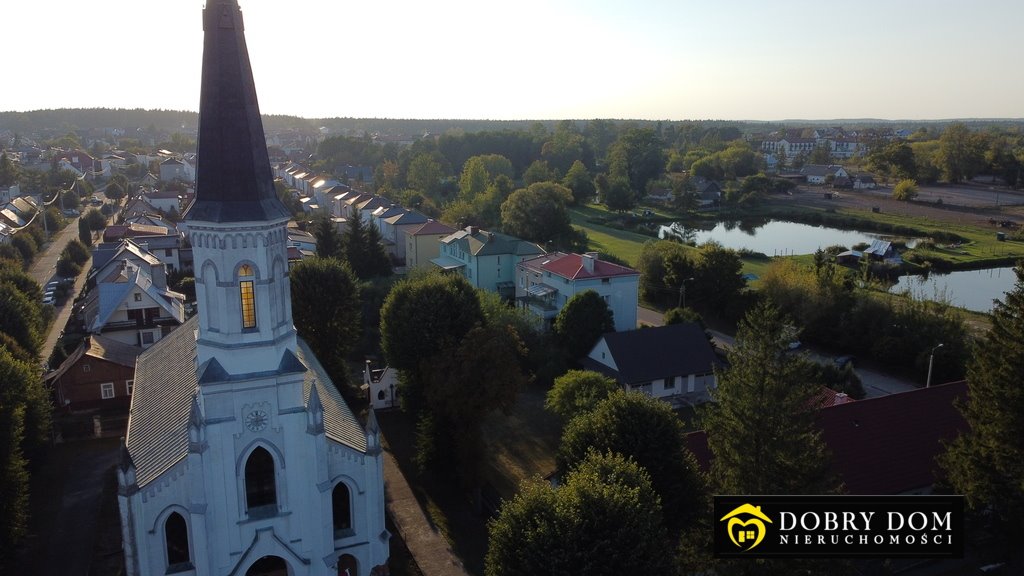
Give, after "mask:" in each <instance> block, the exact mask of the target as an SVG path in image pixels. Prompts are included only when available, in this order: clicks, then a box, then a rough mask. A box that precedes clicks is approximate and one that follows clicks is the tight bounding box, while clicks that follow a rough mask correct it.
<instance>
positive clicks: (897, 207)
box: [771, 185, 1024, 225]
mask: <svg viewBox="0 0 1024 576" xmlns="http://www.w3.org/2000/svg"><path fill="white" fill-rule="evenodd" d="M829 192H831V193H832V194H833V197H832V199H826V198H825V197H824V195H825V193H829ZM940 199H941V200H942V204H938V200H940ZM771 202H772V203H782V204H784V203H795V204H799V205H802V206H812V207H816V208H853V209H858V210H871V209H872V208H873V207H878V208H879V209H880V210H881V211H882V212H883V213H885V214H897V215H906V216H921V217H926V218H931V219H934V220H939V221H943V222H954V223H961V224H981V225H988V221H989V219H990V218H993V219H996V220H1012V221H1015V222H1017V223H1020V224H1024V192H1018V191H1009V190H1006V189H998V188H993V187H988V186H976V185H936V186H921V187H920V188H919V195H918V197H917V199H916V201H914V202H900V201H898V200H893V199H892V188H891V187H879V188H876V189H874V190H852V189H843V190H831V189H829V188H826V187H824V186H806V185H802V186H798V187H797V188H796V190H794V192H793V195H792V196H788V197H781V198H780V197H774V198H773V199H772V200H771Z"/></svg>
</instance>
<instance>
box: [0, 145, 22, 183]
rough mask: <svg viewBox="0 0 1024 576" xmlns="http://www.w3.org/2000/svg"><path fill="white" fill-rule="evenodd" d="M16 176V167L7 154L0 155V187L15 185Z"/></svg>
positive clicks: (16, 181)
mask: <svg viewBox="0 0 1024 576" xmlns="http://www.w3.org/2000/svg"><path fill="white" fill-rule="evenodd" d="M18 176H19V175H18V167H17V166H15V164H14V162H12V161H11V159H10V158H8V157H7V152H3V153H0V187H3V188H7V187H10V186H13V185H15V184H17V183H18Z"/></svg>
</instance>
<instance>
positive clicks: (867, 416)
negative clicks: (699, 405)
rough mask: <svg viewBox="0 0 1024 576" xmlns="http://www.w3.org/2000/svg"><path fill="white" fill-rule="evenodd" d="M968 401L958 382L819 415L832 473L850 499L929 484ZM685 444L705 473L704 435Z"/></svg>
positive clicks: (962, 424)
mask: <svg viewBox="0 0 1024 576" xmlns="http://www.w3.org/2000/svg"><path fill="white" fill-rule="evenodd" d="M966 398H967V383H966V382H964V381H960V382H952V383H949V384H943V385H940V386H932V387H930V388H919V389H917V390H911V391H909V392H902V393H899V394H891V395H889V396H881V397H878V398H867V399H864V400H859V401H857V402H847V403H845V404H838V405H835V406H831V407H827V408H824V409H822V410H820V411H819V412H818V418H817V420H818V425H819V426H820V427H821V431H822V438H823V439H824V440H825V444H826V445H827V446H828V449H829V451H830V452H831V453H832V468H833V471H835V472H836V473H838V474H839V477H840V478H841V479H842V480H843V482H844V484H845V485H846V490H847V492H849V493H850V494H899V493H902V492H908V491H911V490H917V489H920V488H923V487H926V486H930V485H932V484H933V483H934V482H935V471H936V469H937V468H938V464H936V462H935V458H936V456H938V455H939V454H940V453H941V452H942V451H943V449H944V443H946V442H948V441H950V440H952V439H953V438H955V437H956V436H957V435H958V434H960V433H962V432H966V431H967V421H966V420H964V418H963V415H962V414H960V411H959V410H958V409H957V407H956V406H955V404H954V401H963V400H966ZM685 443H686V446H687V448H689V449H690V451H691V452H693V455H694V456H695V457H696V458H697V461H698V462H699V463H700V465H701V467H702V468H704V469H705V470H707V469H708V467H709V465H710V462H711V452H710V451H709V450H708V444H707V434H706V433H705V432H704V431H703V430H701V431H698V432H693V433H690V434H687V435H686V437H685Z"/></svg>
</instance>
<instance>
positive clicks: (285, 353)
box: [117, 0, 390, 576]
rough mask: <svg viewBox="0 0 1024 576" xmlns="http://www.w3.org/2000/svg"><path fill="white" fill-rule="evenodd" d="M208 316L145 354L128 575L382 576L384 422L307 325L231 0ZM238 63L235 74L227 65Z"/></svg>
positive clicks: (123, 474)
mask: <svg viewBox="0 0 1024 576" xmlns="http://www.w3.org/2000/svg"><path fill="white" fill-rule="evenodd" d="M203 29H204V33H205V35H206V42H205V47H206V49H205V51H204V54H203V75H202V79H203V80H202V84H203V88H202V97H201V98H200V105H199V138H198V142H199V156H198V158H199V163H200V165H199V166H198V170H197V177H198V180H197V182H196V197H195V200H194V201H193V202H192V204H191V205H190V206H189V209H188V211H187V212H186V213H185V215H184V217H185V223H186V225H187V228H188V234H189V240H190V242H191V244H192V253H193V257H194V261H195V270H196V296H197V301H198V309H199V311H198V313H197V315H196V316H195V317H193V318H192V319H191V320H189V321H188V322H187V323H186V324H185V325H184V326H182V327H181V328H180V329H178V330H175V331H174V332H173V333H171V334H170V335H169V336H168V337H166V338H164V339H163V340H161V341H160V342H158V343H157V344H156V345H155V346H153V347H152V348H150V349H149V350H148V351H146V352H145V353H143V354H142V355H141V356H140V357H139V359H138V363H137V365H136V371H135V382H134V389H133V394H132V407H131V416H130V418H129V421H128V433H127V436H126V438H125V444H124V447H123V449H122V458H121V463H120V465H119V466H118V468H117V479H118V492H117V498H118V506H119V510H120V517H121V533H122V546H123V550H124V557H125V574H126V575H127V576H143V575H163V574H171V573H180V574H188V575H194V576H207V575H209V576H229V575H232V576H235V575H237V576H257V575H268V574H274V575H288V576H338V575H342V574H345V575H353V576H355V575H358V576H381V575H383V574H386V573H387V565H386V564H387V560H388V557H389V540H390V533H389V532H388V531H387V529H386V528H385V525H384V469H383V459H382V458H383V456H382V450H381V444H380V429H379V427H378V425H377V420H376V417H375V416H374V415H373V412H372V411H371V412H370V413H369V416H368V417H367V420H366V424H365V425H363V424H362V423H361V422H360V421H359V420H358V419H357V418H356V416H355V415H354V414H353V413H352V411H351V410H350V409H349V407H348V406H347V405H346V404H345V401H344V400H343V399H342V397H341V395H340V394H339V393H338V390H337V388H336V387H335V386H334V384H333V383H332V382H331V380H330V377H329V376H328V375H327V373H326V372H325V370H324V368H323V366H321V364H320V362H319V361H317V358H316V356H315V355H314V354H313V352H312V351H311V350H310V349H309V346H307V345H306V343H305V342H304V341H302V339H300V338H299V337H298V336H297V334H296V331H295V326H294V321H293V319H292V313H291V297H290V292H291V289H290V286H289V280H288V266H287V229H286V227H287V222H288V220H289V218H290V214H289V213H288V210H287V209H286V208H285V206H284V205H283V204H282V203H281V202H280V200H278V198H277V195H276V192H275V190H274V185H273V176H272V174H271V171H270V161H269V158H268V155H267V150H266V144H265V138H264V133H263V126H262V122H261V120H260V112H259V106H258V105H257V103H256V90H255V87H254V84H253V79H252V71H251V69H250V67H249V60H248V56H247V54H246V48H245V46H246V45H245V40H244V37H243V34H242V20H241V11H240V9H239V7H238V4H237V2H235V0H207V3H206V8H205V9H204V11H203ZM225 71H230V73H225Z"/></svg>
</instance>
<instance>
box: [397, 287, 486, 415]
mask: <svg viewBox="0 0 1024 576" xmlns="http://www.w3.org/2000/svg"><path fill="white" fill-rule="evenodd" d="M483 319H484V318H483V312H482V311H481V309H480V301H479V300H478V299H477V296H476V291H475V289H474V288H473V286H472V285H471V284H470V283H469V281H468V280H466V279H465V278H463V277H462V276H457V275H448V274H440V273H432V274H427V275H425V276H421V277H414V278H408V279H406V280H402V281H400V282H398V283H397V284H395V286H394V288H392V289H391V292H390V293H389V294H388V296H387V298H386V299H385V300H384V304H383V306H381V311H380V334H381V348H382V349H383V351H384V356H385V357H386V358H387V360H388V364H390V365H391V366H392V367H394V368H397V369H399V370H401V371H402V382H401V386H402V398H403V407H405V408H407V409H408V410H410V411H412V412H413V413H415V412H416V411H417V410H418V409H419V408H420V407H421V406H422V405H423V384H424V380H425V379H424V376H425V375H426V373H427V372H428V371H429V370H430V367H429V365H428V364H427V363H428V362H429V361H430V360H432V359H434V358H437V357H439V356H441V355H443V354H444V351H445V350H450V349H454V348H455V347H456V346H458V345H459V343H460V342H462V338H463V337H464V336H465V335H466V334H467V333H468V332H469V331H470V330H472V329H473V327H474V326H476V325H477V324H480V323H482V322H483Z"/></svg>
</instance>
